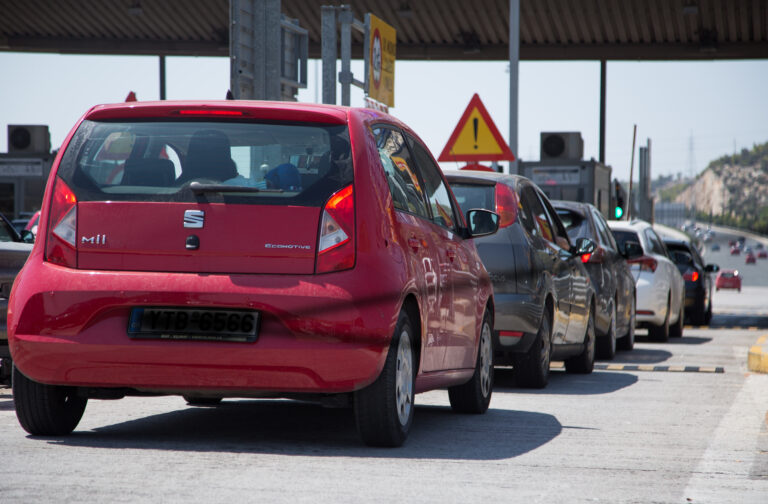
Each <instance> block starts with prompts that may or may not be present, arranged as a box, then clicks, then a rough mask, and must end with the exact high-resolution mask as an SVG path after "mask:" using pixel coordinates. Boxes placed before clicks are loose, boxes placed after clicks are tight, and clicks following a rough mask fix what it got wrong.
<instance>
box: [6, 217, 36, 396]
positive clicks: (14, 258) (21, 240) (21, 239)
mask: <svg viewBox="0 0 768 504" xmlns="http://www.w3.org/2000/svg"><path fill="white" fill-rule="evenodd" d="M33 238H34V237H33V236H32V234H31V233H30V232H29V231H22V232H21V233H19V231H17V230H16V228H15V227H14V225H13V223H12V222H11V221H9V220H8V219H7V218H6V217H5V215H3V214H0V384H3V383H5V384H9V385H10V380H11V354H10V352H9V351H8V331H7V321H6V316H7V312H8V297H9V296H10V294H11V287H12V286H13V281H14V279H15V278H16V274H17V273H18V272H19V270H20V269H21V267H22V266H23V265H24V261H26V260H27V256H29V252H30V251H31V250H32V245H31V242H32V241H33Z"/></svg>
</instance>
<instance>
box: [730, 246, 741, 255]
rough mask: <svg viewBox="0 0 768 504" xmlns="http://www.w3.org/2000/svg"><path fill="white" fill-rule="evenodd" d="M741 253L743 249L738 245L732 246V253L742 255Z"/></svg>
mask: <svg viewBox="0 0 768 504" xmlns="http://www.w3.org/2000/svg"><path fill="white" fill-rule="evenodd" d="M740 254H741V249H740V248H739V247H738V246H737V245H734V246H733V247H731V255H740Z"/></svg>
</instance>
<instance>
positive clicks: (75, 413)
mask: <svg viewBox="0 0 768 504" xmlns="http://www.w3.org/2000/svg"><path fill="white" fill-rule="evenodd" d="M12 381H13V385H12V386H13V402H14V404H15V406H16V417H17V418H18V419H19V423H20V424H21V426H22V427H23V428H24V430H25V431H27V432H29V433H30V434H32V435H33V436H63V435H66V434H70V433H71V432H72V431H73V430H75V427H77V424H78V423H80V419H81V418H82V416H83V412H84V411H85V406H86V404H87V403H88V398H86V397H81V396H79V395H78V394H77V388H76V387H61V386H57V385H44V384H42V383H38V382H36V381H33V380H30V379H29V378H27V377H26V376H24V374H22V373H21V371H19V370H18V369H17V368H16V366H14V367H13V380H12Z"/></svg>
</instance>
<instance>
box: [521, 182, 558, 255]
mask: <svg viewBox="0 0 768 504" xmlns="http://www.w3.org/2000/svg"><path fill="white" fill-rule="evenodd" d="M521 197H522V200H523V206H524V207H525V208H527V210H528V211H529V212H530V215H531V221H532V222H531V223H530V224H529V225H528V226H526V229H528V231H529V232H530V233H531V234H532V235H533V236H538V237H541V238H544V239H545V240H547V241H550V242H553V243H554V239H555V235H554V233H553V232H552V226H551V225H550V224H549V219H548V217H547V212H546V211H545V210H544V207H543V206H542V205H541V201H539V197H538V196H537V195H536V190H535V189H534V188H533V187H530V186H527V187H525V188H523V190H522V191H521Z"/></svg>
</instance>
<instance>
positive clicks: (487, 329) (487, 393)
mask: <svg viewBox="0 0 768 504" xmlns="http://www.w3.org/2000/svg"><path fill="white" fill-rule="evenodd" d="M492 334H493V322H492V318H491V313H490V312H489V311H488V310H486V311H485V315H484V316H483V324H482V325H481V326H480V341H479V342H478V348H477V361H476V363H475V372H474V374H473V375H472V378H471V379H470V380H469V381H468V382H467V383H465V384H463V385H458V386H456V387H450V388H449V389H448V399H449V401H450V402H451V408H453V410H454V411H457V412H459V413H474V414H481V413H485V412H486V411H487V410H488V406H489V405H490V404H491V394H492V393H493V338H492Z"/></svg>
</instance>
